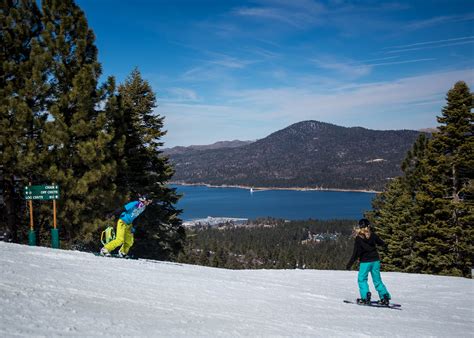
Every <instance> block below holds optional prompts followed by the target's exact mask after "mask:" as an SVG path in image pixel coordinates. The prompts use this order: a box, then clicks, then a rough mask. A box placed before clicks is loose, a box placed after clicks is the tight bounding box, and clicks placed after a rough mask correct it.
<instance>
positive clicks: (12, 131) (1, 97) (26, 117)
mask: <svg viewBox="0 0 474 338" xmlns="http://www.w3.org/2000/svg"><path fill="white" fill-rule="evenodd" d="M0 26H1V27H2V29H1V31H0V130H1V133H0V162H1V167H0V171H1V172H0V179H1V186H2V195H3V198H4V203H5V205H4V207H3V208H2V209H3V211H2V214H4V215H6V217H5V218H6V219H5V220H4V221H5V223H6V225H7V228H8V229H9V230H10V233H11V235H12V237H13V240H14V241H17V240H20V239H21V238H19V237H18V235H19V234H20V233H21V232H23V233H26V230H27V229H28V227H27V224H24V223H25V222H24V219H22V217H23V216H24V215H25V213H24V212H23V211H24V210H23V208H22V207H21V206H23V205H24V203H22V192H21V188H22V186H24V185H25V184H27V183H28V181H32V180H33V181H34V180H36V179H40V177H41V168H42V163H41V160H40V159H39V158H38V157H37V154H38V152H39V151H41V150H42V149H44V146H43V144H42V141H41V138H40V135H41V133H42V132H43V129H44V123H45V119H46V114H45V113H44V108H45V102H46V99H47V97H48V90H49V87H48V82H47V70H48V65H49V56H48V53H47V51H46V50H45V48H44V45H43V44H42V40H41V32H42V29H43V27H42V23H41V12H40V10H39V8H38V7H37V4H36V1H33V0H22V1H13V0H7V1H2V2H1V3H0ZM20 224H24V227H22V228H21V229H19V228H18V226H19V225H20ZM19 230H23V231H20V233H19ZM20 237H21V236H20Z"/></svg>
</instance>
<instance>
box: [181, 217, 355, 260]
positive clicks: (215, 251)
mask: <svg viewBox="0 0 474 338" xmlns="http://www.w3.org/2000/svg"><path fill="white" fill-rule="evenodd" d="M254 223H255V224H254V225H253V226H249V227H235V228H228V227H224V228H208V229H201V230H193V229H188V230H187V239H188V240H187V244H186V246H185V248H184V252H183V253H182V254H181V255H180V256H179V257H178V260H179V261H180V262H182V263H190V264H199V265H206V266H213V267H221V268H230V269H295V268H309V269H344V267H345V264H346V263H347V260H348V259H349V257H350V255H351V252H352V251H351V250H352V243H353V242H352V239H351V236H350V235H351V233H352V228H353V226H354V224H355V223H356V221H353V220H328V221H319V220H307V221H290V222H287V221H283V220H275V219H260V220H256V221H254Z"/></svg>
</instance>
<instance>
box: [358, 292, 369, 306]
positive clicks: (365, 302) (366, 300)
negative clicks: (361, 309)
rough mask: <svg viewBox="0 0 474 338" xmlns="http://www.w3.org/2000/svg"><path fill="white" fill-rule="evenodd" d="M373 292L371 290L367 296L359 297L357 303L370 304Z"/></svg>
mask: <svg viewBox="0 0 474 338" xmlns="http://www.w3.org/2000/svg"><path fill="white" fill-rule="evenodd" d="M371 296H372V294H371V293H370V292H367V296H366V298H365V299H364V298H357V304H370V297H371Z"/></svg>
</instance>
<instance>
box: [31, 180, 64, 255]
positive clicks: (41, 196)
mask: <svg viewBox="0 0 474 338" xmlns="http://www.w3.org/2000/svg"><path fill="white" fill-rule="evenodd" d="M25 199H26V200H29V204H30V233H29V236H28V238H29V239H28V241H29V244H30V245H36V235H35V232H34V230H33V200H40V201H48V200H53V229H51V247H52V248H55V249H58V248H59V233H58V229H57V226H56V200H57V199H59V186H58V185H57V184H54V183H53V184H52V185H31V183H30V185H29V186H26V187H25Z"/></svg>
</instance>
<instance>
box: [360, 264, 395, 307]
mask: <svg viewBox="0 0 474 338" xmlns="http://www.w3.org/2000/svg"><path fill="white" fill-rule="evenodd" d="M369 272H370V274H371V275H372V281H373V282H374V286H375V289H376V290H377V292H378V293H379V297H380V299H382V298H383V296H385V295H388V298H389V299H390V298H391V297H390V294H389V293H388V291H387V288H386V287H385V285H384V284H383V283H382V278H381V277H380V261H375V262H361V263H360V267H359V275H358V276H357V281H358V283H359V291H360V298H362V299H366V298H367V292H369V284H368V283H367V281H368V279H369Z"/></svg>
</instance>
